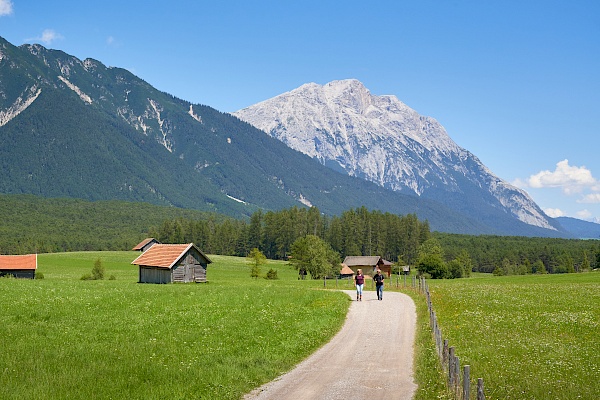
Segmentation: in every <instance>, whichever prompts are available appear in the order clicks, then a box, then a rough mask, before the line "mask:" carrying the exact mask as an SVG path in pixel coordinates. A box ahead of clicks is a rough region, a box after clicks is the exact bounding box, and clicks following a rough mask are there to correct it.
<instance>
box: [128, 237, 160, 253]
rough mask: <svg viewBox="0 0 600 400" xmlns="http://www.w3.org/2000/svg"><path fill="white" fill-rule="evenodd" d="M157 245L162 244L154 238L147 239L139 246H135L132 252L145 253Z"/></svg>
mask: <svg viewBox="0 0 600 400" xmlns="http://www.w3.org/2000/svg"><path fill="white" fill-rule="evenodd" d="M155 244H160V242H159V241H158V240H156V239H154V238H146V239H144V240H142V241H141V242H139V243H138V244H137V246H135V247H134V248H133V249H131V250H133V251H141V252H142V253H143V252H145V251H146V250H148V249H149V248H150V247H152V246H154V245H155Z"/></svg>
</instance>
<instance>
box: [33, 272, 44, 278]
mask: <svg viewBox="0 0 600 400" xmlns="http://www.w3.org/2000/svg"><path fill="white" fill-rule="evenodd" d="M35 279H44V274H42V273H41V272H38V273H37V274H35Z"/></svg>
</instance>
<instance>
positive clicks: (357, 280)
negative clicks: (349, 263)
mask: <svg viewBox="0 0 600 400" xmlns="http://www.w3.org/2000/svg"><path fill="white" fill-rule="evenodd" d="M354 284H355V285H356V301H362V292H363V286H364V285H365V276H364V275H363V273H362V269H359V270H358V271H357V272H356V276H355V277H354Z"/></svg>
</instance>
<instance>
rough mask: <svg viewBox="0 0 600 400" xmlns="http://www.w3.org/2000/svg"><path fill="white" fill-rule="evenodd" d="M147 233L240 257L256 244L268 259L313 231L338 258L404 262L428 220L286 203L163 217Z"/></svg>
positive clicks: (427, 233)
mask: <svg viewBox="0 0 600 400" xmlns="http://www.w3.org/2000/svg"><path fill="white" fill-rule="evenodd" d="M148 234H149V236H150V237H154V238H156V239H157V240H159V241H160V242H162V243H190V242H193V243H195V244H197V245H198V246H199V247H200V248H201V249H203V251H205V252H207V253H211V254H223V255H233V256H241V257H245V256H247V255H248V254H249V252H250V251H251V250H252V249H254V248H257V249H259V250H260V251H261V252H262V253H263V254H264V255H265V256H266V257H267V258H269V259H287V258H288V257H289V255H290V253H291V250H292V245H293V244H294V242H295V241H296V240H298V239H300V238H303V237H305V236H307V235H313V236H316V237H318V238H321V239H322V240H324V241H325V242H327V243H328V244H329V245H330V246H331V248H332V249H333V250H334V251H335V252H337V253H338V254H339V255H340V256H342V257H345V256H347V255H378V256H381V257H383V258H385V259H387V260H389V261H392V262H397V261H399V260H400V261H402V262H407V263H410V262H412V261H414V260H415V259H416V257H417V253H418V248H419V246H420V244H421V243H423V242H424V241H425V240H427V239H429V237H430V235H431V232H430V229H429V223H428V222H427V221H419V220H418V218H417V216H416V215H414V214H408V215H404V216H399V215H395V214H391V213H382V212H380V211H369V210H367V209H366V207H360V208H356V209H350V210H347V211H345V212H343V213H342V214H341V215H340V216H333V217H329V216H326V215H323V214H322V213H321V212H320V211H319V209H318V208H316V207H311V208H299V207H291V208H289V209H284V210H281V211H267V212H263V211H256V212H255V213H253V214H252V215H251V216H250V219H249V220H248V221H243V220H233V219H228V220H225V221H222V222H217V221H212V220H185V219H182V218H177V219H173V220H165V221H164V222H163V223H162V225H160V226H155V227H152V228H151V229H150V230H149V232H148Z"/></svg>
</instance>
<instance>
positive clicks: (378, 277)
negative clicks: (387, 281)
mask: <svg viewBox="0 0 600 400" xmlns="http://www.w3.org/2000/svg"><path fill="white" fill-rule="evenodd" d="M383 279H384V278H383V274H382V273H381V270H377V273H376V274H375V276H374V277H373V280H374V281H375V289H377V300H383Z"/></svg>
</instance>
